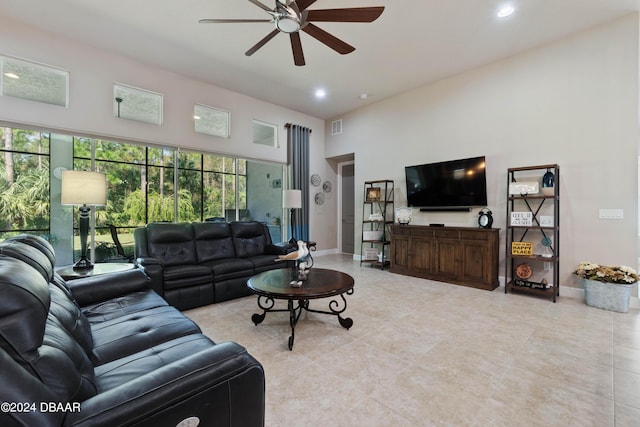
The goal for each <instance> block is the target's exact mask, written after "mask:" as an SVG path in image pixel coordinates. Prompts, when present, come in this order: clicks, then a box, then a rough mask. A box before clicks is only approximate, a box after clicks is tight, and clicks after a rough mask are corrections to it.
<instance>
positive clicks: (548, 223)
mask: <svg viewBox="0 0 640 427" xmlns="http://www.w3.org/2000/svg"><path fill="white" fill-rule="evenodd" d="M540 226H541V227H553V216H551V215H540Z"/></svg>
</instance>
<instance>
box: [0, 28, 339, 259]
mask: <svg viewBox="0 0 640 427" xmlns="http://www.w3.org/2000/svg"><path fill="white" fill-rule="evenodd" d="M0 55H7V56H13V57H18V58H24V59H27V60H31V61H36V62H40V63H44V64H48V65H53V66H56V67H59V68H62V69H66V70H68V71H70V73H71V77H70V102H69V107H68V108H63V107H57V106H51V105H46V104H40V103H36V102H31V101H26V100H21V99H17V98H11V97H0V122H4V123H7V124H14V125H19V124H23V125H30V126H37V127H39V128H44V129H55V130H58V131H63V132H68V133H72V134H84V135H89V136H98V137H103V138H109V139H114V140H125V141H138V142H145V143H152V144H157V145H166V146H172V147H177V146H179V147H185V148H192V149H196V150H199V151H205V152H213V153H218V154H230V155H236V156H240V157H242V158H248V159H257V160H266V161H272V162H279V163H286V161H287V144H286V129H285V128H284V125H285V123H294V124H300V125H303V126H306V127H309V128H311V129H312V131H313V132H312V134H311V169H312V170H314V171H320V172H322V173H324V174H325V176H326V172H327V168H328V166H327V163H326V162H325V160H324V158H325V156H324V121H323V120H321V119H319V118H315V117H311V116H308V115H306V114H302V113H299V112H296V111H293V110H289V109H286V108H282V107H279V106H277V105H274V104H270V103H267V102H263V101H260V100H258V99H255V98H251V97H248V96H245V95H242V94H239V93H235V92H231V91H229V90H226V89H223V88H220V87H216V86H212V85H208V84H205V83H202V82H199V81H195V80H191V79H188V78H185V77H184V76H181V75H177V74H174V73H170V72H167V71H163V70H160V69H157V68H155V67H152V66H148V65H146V64H143V63H140V62H137V61H135V60H134V59H131V58H126V57H123V56H119V55H115V54H113V53H111V52H107V51H104V50H98V49H95V48H92V47H90V46H87V45H83V44H80V43H77V42H74V41H71V40H69V39H64V38H61V37H58V36H55V35H53V34H49V33H46V32H45V31H44V30H41V29H36V28H33V27H27V26H24V25H21V24H20V25H18V24H16V23H15V22H13V21H10V20H8V19H7V18H5V17H2V16H0ZM114 82H118V83H124V84H127V85H131V86H136V87H140V88H144V89H148V90H151V91H155V92H160V93H162V94H163V96H164V123H163V124H162V125H161V126H154V125H149V124H146V123H139V122H135V121H130V120H123V119H117V118H115V117H113V101H114V99H113V83H114ZM194 103H200V104H205V105H210V106H213V107H218V108H222V109H225V110H228V111H230V112H231V137H230V138H229V139H225V138H217V137H213V136H208V135H202V134H197V133H195V132H194V130H193V128H194V125H193V118H192V117H193V105H194ZM253 119H259V120H261V121H265V122H268V123H273V124H277V125H278V126H279V135H280V138H279V139H280V146H279V147H278V148H273V147H267V146H265V145H259V144H253V143H252V120H253ZM54 149H55V147H54ZM327 207H328V208H331V203H329V204H328V205H327ZM327 207H325V209H326V208H327ZM334 209H335V208H334ZM310 217H311V224H312V225H311V236H312V238H313V239H315V240H316V242H317V243H318V247H319V248H322V249H326V248H335V246H336V243H335V242H336V238H335V236H334V235H331V234H329V233H326V230H331V229H335V224H334V223H335V214H333V215H326V214H325V212H324V211H317V210H316V209H312V210H311V212H310ZM334 234H335V233H334Z"/></svg>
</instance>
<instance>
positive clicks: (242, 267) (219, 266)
mask: <svg viewBox="0 0 640 427" xmlns="http://www.w3.org/2000/svg"><path fill="white" fill-rule="evenodd" d="M205 265H206V266H208V267H209V268H210V269H211V271H213V277H214V282H219V281H220V280H224V279H228V278H231V277H242V276H247V275H252V274H253V263H252V262H251V261H250V260H249V259H246V258H229V259H217V260H215V261H209V262H207V263H205Z"/></svg>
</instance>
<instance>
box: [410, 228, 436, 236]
mask: <svg viewBox="0 0 640 427" xmlns="http://www.w3.org/2000/svg"><path fill="white" fill-rule="evenodd" d="M411 235H412V236H417V237H433V230H432V229H431V228H428V227H415V228H412V229H411Z"/></svg>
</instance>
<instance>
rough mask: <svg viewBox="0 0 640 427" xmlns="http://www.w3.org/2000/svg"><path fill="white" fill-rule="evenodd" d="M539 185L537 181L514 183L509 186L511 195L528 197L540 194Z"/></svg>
mask: <svg viewBox="0 0 640 427" xmlns="http://www.w3.org/2000/svg"><path fill="white" fill-rule="evenodd" d="M538 191H540V190H539V184H538V182H536V181H529V182H524V181H523V182H512V183H510V184H509V194H513V195H527V194H538Z"/></svg>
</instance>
